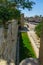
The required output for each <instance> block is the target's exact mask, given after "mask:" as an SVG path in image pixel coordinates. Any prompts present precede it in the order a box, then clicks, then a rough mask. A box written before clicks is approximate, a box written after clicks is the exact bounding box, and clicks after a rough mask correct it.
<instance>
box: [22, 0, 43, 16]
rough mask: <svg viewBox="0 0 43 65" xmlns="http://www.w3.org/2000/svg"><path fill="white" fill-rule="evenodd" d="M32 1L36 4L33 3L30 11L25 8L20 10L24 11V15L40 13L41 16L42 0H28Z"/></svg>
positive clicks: (42, 13) (42, 9)
mask: <svg viewBox="0 0 43 65" xmlns="http://www.w3.org/2000/svg"><path fill="white" fill-rule="evenodd" d="M30 1H34V2H35V3H36V4H35V5H33V8H32V10H31V11H28V10H27V9H25V10H22V9H21V12H22V13H24V16H25V17H31V16H35V15H42V16H43V0H30Z"/></svg>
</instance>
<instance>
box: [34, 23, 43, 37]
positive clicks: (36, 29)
mask: <svg viewBox="0 0 43 65" xmlns="http://www.w3.org/2000/svg"><path fill="white" fill-rule="evenodd" d="M41 28H42V22H40V23H39V24H38V25H37V26H36V27H35V31H36V34H37V35H38V36H39V37H40V35H41Z"/></svg>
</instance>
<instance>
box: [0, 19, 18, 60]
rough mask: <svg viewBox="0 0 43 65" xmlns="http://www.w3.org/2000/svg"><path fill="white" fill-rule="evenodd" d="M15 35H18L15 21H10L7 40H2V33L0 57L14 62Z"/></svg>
mask: <svg viewBox="0 0 43 65" xmlns="http://www.w3.org/2000/svg"><path fill="white" fill-rule="evenodd" d="M2 31H3V30H2ZM0 33H1V32H0ZM17 35H18V24H17V22H16V21H15V20H12V22H11V23H10V24H9V26H8V31H7V39H4V37H3V33H2V39H0V41H1V42H0V44H1V46H0V56H2V55H3V56H4V58H5V59H6V60H11V61H15V60H16V43H17ZM4 40H5V42H4Z"/></svg>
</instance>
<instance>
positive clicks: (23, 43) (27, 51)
mask: <svg viewBox="0 0 43 65" xmlns="http://www.w3.org/2000/svg"><path fill="white" fill-rule="evenodd" d="M19 35H20V37H19V38H20V39H19V40H20V44H19V50H20V51H19V60H20V61H22V60H23V59H25V58H29V57H33V58H36V56H35V52H34V50H33V48H32V45H31V42H30V40H29V38H28V35H27V33H26V32H21V33H20V34H19Z"/></svg>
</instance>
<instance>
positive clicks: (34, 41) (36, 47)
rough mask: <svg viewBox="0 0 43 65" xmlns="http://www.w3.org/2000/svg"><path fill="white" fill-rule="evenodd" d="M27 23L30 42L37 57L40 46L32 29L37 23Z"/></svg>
mask: <svg viewBox="0 0 43 65" xmlns="http://www.w3.org/2000/svg"><path fill="white" fill-rule="evenodd" d="M27 24H28V25H29V28H28V27H27V28H28V30H29V31H27V34H28V37H29V38H30V41H31V44H32V46H33V48H34V51H35V53H36V57H37V58H39V48H40V39H39V38H38V36H37V35H36V33H35V31H34V29H35V26H36V25H37V24H34V23H27Z"/></svg>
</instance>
